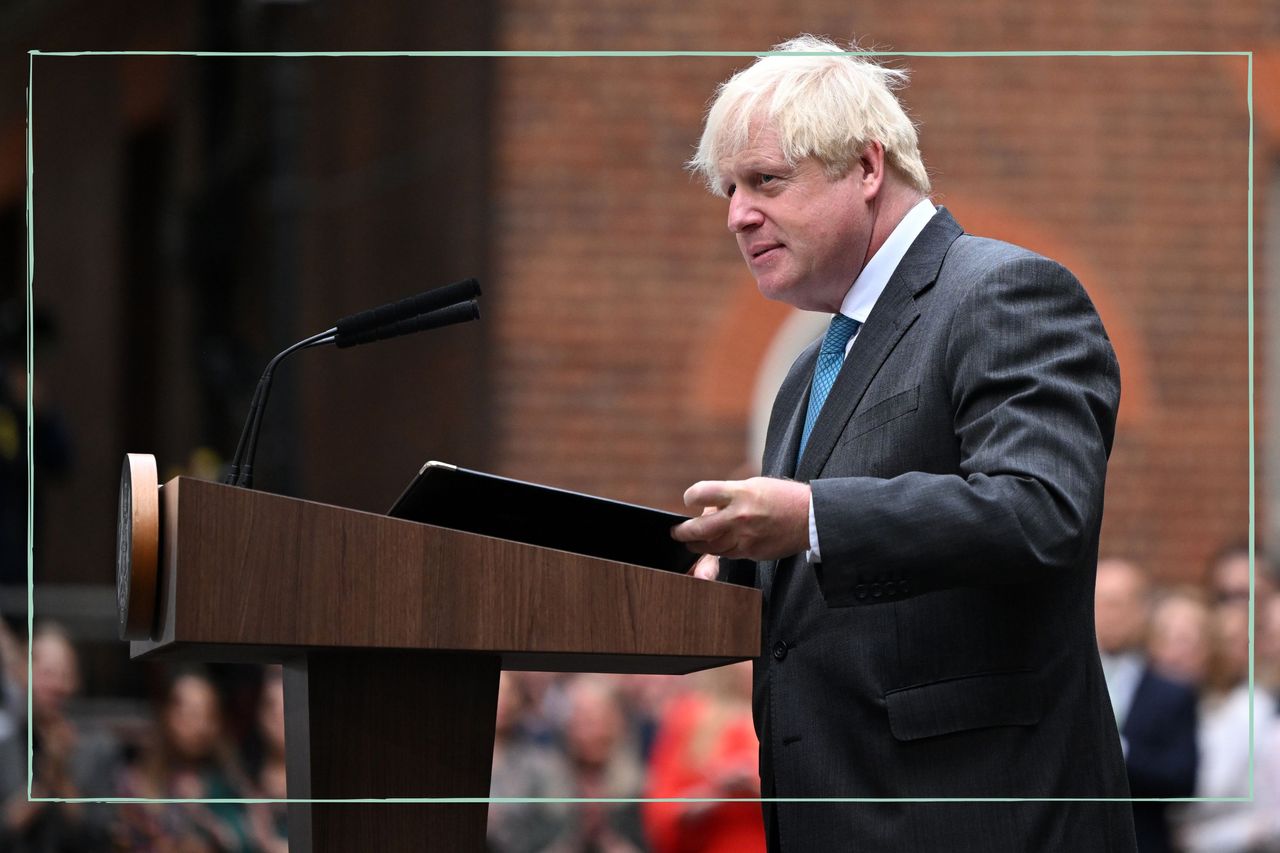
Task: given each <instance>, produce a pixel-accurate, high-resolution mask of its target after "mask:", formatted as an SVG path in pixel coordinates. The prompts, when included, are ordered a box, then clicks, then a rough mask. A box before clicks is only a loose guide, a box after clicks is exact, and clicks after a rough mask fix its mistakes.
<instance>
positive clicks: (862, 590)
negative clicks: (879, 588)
mask: <svg viewBox="0 0 1280 853" xmlns="http://www.w3.org/2000/svg"><path fill="white" fill-rule="evenodd" d="M853 594H854V595H856V596H857V597H858V598H866V597H867V585H866V584H864V583H860V584H858V585H857V586H855V587H854V588H853Z"/></svg>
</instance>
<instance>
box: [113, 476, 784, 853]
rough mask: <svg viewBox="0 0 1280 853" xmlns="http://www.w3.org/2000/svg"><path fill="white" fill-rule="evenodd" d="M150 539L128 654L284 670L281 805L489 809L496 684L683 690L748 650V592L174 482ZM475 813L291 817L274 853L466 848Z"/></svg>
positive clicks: (751, 606)
mask: <svg viewBox="0 0 1280 853" xmlns="http://www.w3.org/2000/svg"><path fill="white" fill-rule="evenodd" d="M126 464H128V463H126ZM133 488H134V491H135V494H134V497H135V498H136V497H137V494H136V491H137V489H138V486H137V485H136V484H135V485H134V487H133ZM124 494H125V490H122V518H124V517H125V516H126V515H127V508H126V507H125V505H124V500H123V496H124ZM144 497H145V496H144ZM133 518H134V522H133V528H134V529H135V530H136V529H138V528H140V527H143V526H145V525H140V524H139V522H138V517H137V514H136V512H135V515H134V517H133ZM158 525H159V535H160V540H159V556H158V559H156V560H155V563H154V564H155V566H156V578H155V580H156V583H155V587H154V595H155V597H156V606H155V613H154V622H153V623H151V627H150V632H149V636H150V639H147V640H142V641H135V642H133V643H132V647H131V652H132V656H133V657H135V658H147V659H161V658H163V659H174V660H197V661H220V662H244V661H252V662H260V663H269V662H279V663H283V664H284V666H285V709H286V710H285V715H286V733H287V747H288V789H289V797H290V798H291V799H295V798H301V799H344V800H346V799H374V800H377V799H383V798H390V797H410V798H413V797H479V798H484V797H487V796H488V795H489V773H490V767H491V762H492V749H493V737H494V714H495V706H496V698H497V689H498V673H499V671H500V670H502V669H525V670H555V671H572V672H647V673H687V672H693V671H695V670H699V669H705V668H708V667H713V666H718V665H721V664H726V663H731V662H733V661H739V660H744V659H746V658H750V657H754V656H756V655H758V654H759V653H760V595H759V593H758V592H757V591H755V590H753V589H746V588H743V587H736V586H731V585H728V584H720V583H708V582H706V581H700V580H696V579H694V578H691V577H687V576H683V575H677V574H672V573H669V572H662V571H657V570H654V569H645V568H640V567H638V566H630V565H624V564H621V563H614V562H609V561H606V560H598V559H593V558H589V557H583V556H579V555H575V554H570V553H565V552H562V551H552V550H548V549H544V548H536V547H532V546H528V545H522V544H519V543H516V542H510V541H505V540H500V539H492V538H488V537H484V536H476V535H473V534H469V533H460V532H457V531H453V530H447V529H444V528H440V527H433V526H430V525H425V524H417V523H414V522H409V521H401V520H396V519H392V518H387V517H385V516H380V515H374V514H371V513H365V512H357V511H355V510H350V509H342V508H340V507H335V506H328V505H325V504H318V503H312V502H309V501H303V500H296V499H293V498H286V497H281V496H279V495H272V494H266V493H263V492H255V491H248V490H245V489H240V488H235V487H232V486H223V485H217V484H213V483H207V482H203V481H200V480H191V479H186V478H179V479H176V480H172V481H170V482H169V483H167V484H166V485H165V486H164V487H163V488H162V489H160V500H159V507H158ZM125 527H127V525H126V524H125V523H124V522H123V521H122V530H123V529H124V528H125ZM135 592H136V590H135ZM127 594H128V585H127V582H126V584H125V587H124V588H123V589H122V590H121V596H122V598H121V601H122V608H123V602H124V600H125V598H124V597H125V596H126V595H127ZM134 615H135V616H136V615H137V614H136V613H135V614H134ZM148 615H149V614H148ZM486 812H487V806H486V805H485V804H484V803H479V804H439V803H431V804H420V803H378V802H372V803H368V802H366V803H290V804H289V845H290V850H292V851H295V853H298V851H301V853H308V851H317V853H338V851H341V853H349V851H360V850H378V851H400V850H404V851H421V850H444V851H457V850H476V851H479V850H483V849H484V843H485V842H484V839H485V817H486Z"/></svg>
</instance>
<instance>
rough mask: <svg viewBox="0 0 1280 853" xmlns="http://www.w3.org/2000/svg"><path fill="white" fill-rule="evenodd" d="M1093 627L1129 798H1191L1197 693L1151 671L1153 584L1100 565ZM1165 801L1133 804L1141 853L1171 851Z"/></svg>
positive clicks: (1114, 565) (1129, 569)
mask: <svg viewBox="0 0 1280 853" xmlns="http://www.w3.org/2000/svg"><path fill="white" fill-rule="evenodd" d="M1094 596H1095V600H1094V614H1095V616H1094V621H1095V627H1096V630H1097V633H1098V649H1099V651H1100V652H1101V657H1102V672H1103V674H1104V675H1105V676H1106V679H1107V691H1108V693H1109V694H1110V696H1111V707H1112V709H1113V710H1114V712H1115V715H1116V724H1117V726H1118V728H1119V731H1120V742H1121V745H1122V747H1123V749H1124V757H1125V766H1126V768H1127V769H1128V773H1129V790H1130V793H1131V794H1132V796H1133V797H1134V798H1135V799H1143V798H1148V797H1151V798H1161V797H1190V796H1191V794H1192V792H1193V791H1194V790H1195V782H1196V762H1197V760H1198V753H1197V750H1196V700H1197V697H1196V692H1195V690H1194V688H1192V687H1191V686H1189V685H1187V684H1184V683H1181V682H1177V681H1173V680H1170V679H1168V678H1165V677H1164V676H1162V675H1160V674H1159V673H1157V672H1156V671H1155V670H1154V669H1153V668H1152V666H1151V665H1150V662H1149V661H1148V660H1147V658H1146V654H1145V652H1144V644H1145V642H1146V639H1147V621H1148V617H1149V614H1150V608H1151V583H1150V580H1149V579H1148V577H1147V575H1146V573H1145V572H1144V571H1143V570H1142V569H1140V568H1139V567H1138V566H1137V565H1135V564H1134V563H1131V562H1128V561H1126V560H1119V559H1107V560H1103V561H1102V562H1100V563H1098V579H1097V584H1096V588H1095V593H1094ZM1167 808H1168V806H1167V804H1166V803H1134V804H1133V820H1134V828H1135V830H1136V833H1137V838H1138V850H1140V851H1142V853H1171V851H1172V850H1173V843H1172V837H1171V833H1170V827H1169V818H1168V814H1167Z"/></svg>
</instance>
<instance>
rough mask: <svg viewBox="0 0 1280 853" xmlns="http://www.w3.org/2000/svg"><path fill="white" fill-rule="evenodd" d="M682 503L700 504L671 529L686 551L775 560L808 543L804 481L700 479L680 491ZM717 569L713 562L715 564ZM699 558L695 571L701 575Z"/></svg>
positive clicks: (703, 565) (703, 563) (704, 562)
mask: <svg viewBox="0 0 1280 853" xmlns="http://www.w3.org/2000/svg"><path fill="white" fill-rule="evenodd" d="M684 502H685V506H687V507H689V508H690V509H699V508H700V509H702V516H701V517H700V518H691V519H689V520H688V521H686V522H684V523H682V524H678V525H676V526H675V527H673V528H672V529H671V535H672V537H673V538H675V539H676V540H678V541H680V542H683V543H685V545H687V546H688V548H689V550H691V551H697V552H698V553H700V554H714V555H716V556H719V557H740V558H745V559H749V560H776V559H780V558H782V557H789V556H791V555H792V554H798V553H800V552H801V551H804V550H807V549H808V547H809V486H808V485H806V484H805V483H797V482H794V481H792V480H779V479H776V478H774V477H752V478H751V479H749V480H704V481H703V482H700V483H694V484H693V485H692V486H690V487H689V489H688V491H686V492H685V493H684ZM716 568H717V571H718V568H719V567H718V565H717V567H716ZM700 570H703V571H706V570H707V560H706V558H703V559H702V560H699V561H698V563H697V565H695V566H694V569H693V571H694V574H695V575H696V576H698V577H704V576H705V575H704V574H701V573H700Z"/></svg>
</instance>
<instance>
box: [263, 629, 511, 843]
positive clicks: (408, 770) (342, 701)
mask: <svg viewBox="0 0 1280 853" xmlns="http://www.w3.org/2000/svg"><path fill="white" fill-rule="evenodd" d="M498 672H499V658H498V657H497V656H496V655H476V654H448V653H440V652H416V651H386V650H370V651H357V650H342V651H316V652H310V653H308V654H307V656H306V658H305V659H303V660H302V661H300V662H298V663H292V664H290V663H287V664H285V676H284V689H285V717H286V724H287V729H288V738H287V740H286V748H287V750H288V755H287V776H288V790H289V798H290V799H343V800H350V799H383V798H388V797H482V798H483V797H487V796H489V774H490V769H491V767H490V761H491V755H492V749H493V736H494V714H495V709H496V706H497V694H498ZM486 815H487V807H486V805H485V804H484V803H479V804H474V805H472V804H438V803H290V804H289V849H290V850H291V851H295V853H296V852H297V851H301V853H350V851H357V850H378V851H387V853H395V851H413V853H417V852H418V851H424V850H445V851H455V850H456V851H470V850H474V851H483V850H484V849H485V819H486Z"/></svg>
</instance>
